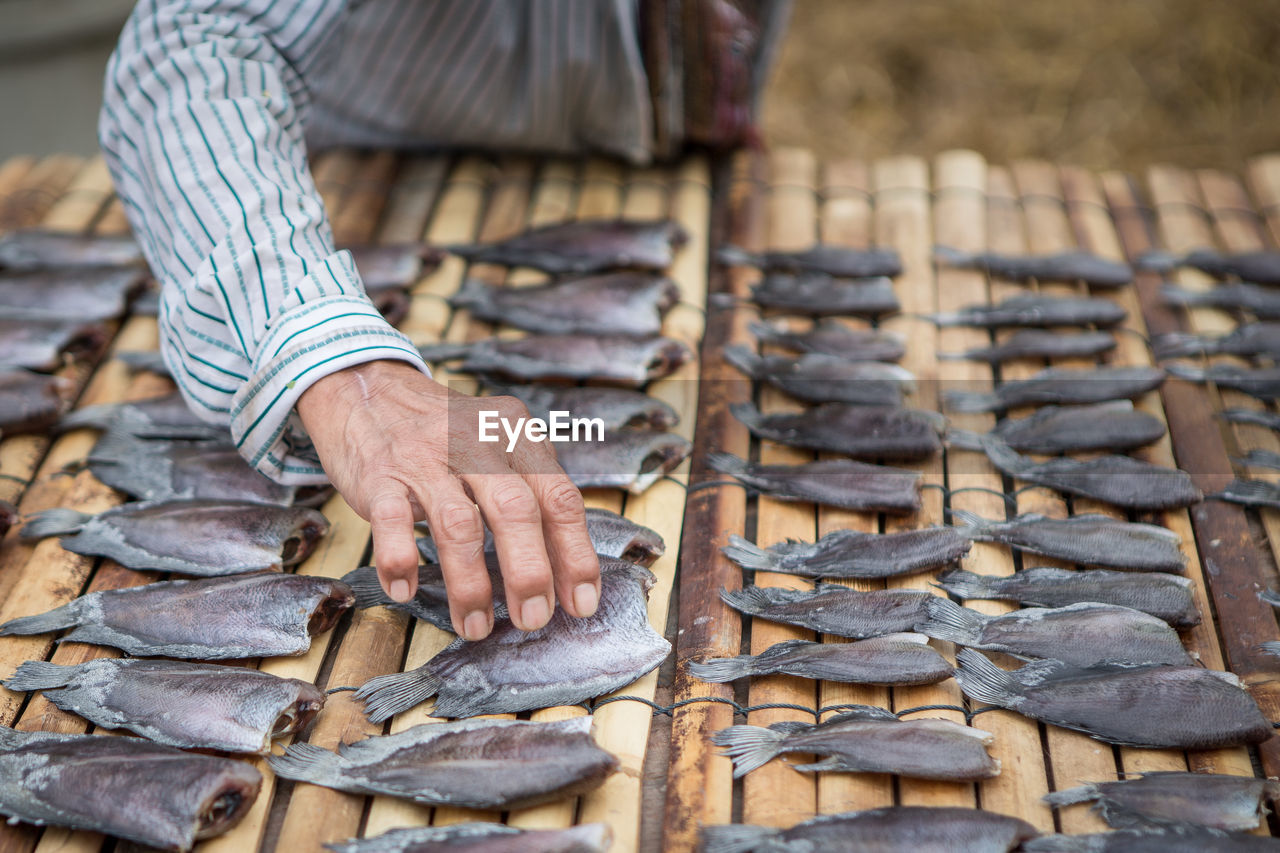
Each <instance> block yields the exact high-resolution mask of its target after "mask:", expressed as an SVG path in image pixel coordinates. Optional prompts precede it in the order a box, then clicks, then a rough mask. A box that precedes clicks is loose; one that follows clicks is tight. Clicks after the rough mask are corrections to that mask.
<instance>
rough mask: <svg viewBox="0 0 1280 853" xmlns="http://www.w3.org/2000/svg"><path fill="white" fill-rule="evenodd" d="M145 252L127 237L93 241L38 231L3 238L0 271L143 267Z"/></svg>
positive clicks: (95, 239)
mask: <svg viewBox="0 0 1280 853" xmlns="http://www.w3.org/2000/svg"><path fill="white" fill-rule="evenodd" d="M144 263H145V261H144V260H143V257H142V250H141V249H140V248H138V244H137V243H135V242H134V240H133V238H132V237H128V236H100V237H90V236H87V235H84V234H76V233H73V232H67V231H45V230H42V229H38V228H30V229H20V230H17V231H10V232H9V233H8V234H5V235H3V236H0V267H5V268H8V269H14V270H43V269H51V268H59V269H72V268H74V269H80V268H84V267H126V266H142V265H143V264H144Z"/></svg>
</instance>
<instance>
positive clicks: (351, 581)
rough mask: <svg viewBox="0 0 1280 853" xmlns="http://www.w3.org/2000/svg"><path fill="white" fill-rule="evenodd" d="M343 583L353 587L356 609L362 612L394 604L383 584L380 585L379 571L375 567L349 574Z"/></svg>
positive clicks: (343, 579) (365, 567)
mask: <svg viewBox="0 0 1280 853" xmlns="http://www.w3.org/2000/svg"><path fill="white" fill-rule="evenodd" d="M342 582H343V583H345V584H346V585H347V586H349V587H351V591H352V592H354V593H355V595H356V607H358V608H360V609H361V610H364V609H365V608H366V607H379V606H386V605H389V604H391V603H392V601H391V600H390V599H389V598H387V594H386V593H385V592H383V591H382V584H380V583H378V570H377V569H375V568H374V567H373V566H361V567H360V568H358V569H355V570H353V571H350V572H347V573H346V574H345V575H343V576H342Z"/></svg>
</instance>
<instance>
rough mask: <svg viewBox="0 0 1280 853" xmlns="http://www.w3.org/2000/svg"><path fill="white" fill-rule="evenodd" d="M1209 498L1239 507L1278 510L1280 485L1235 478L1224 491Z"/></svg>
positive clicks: (1267, 481) (1279, 507) (1266, 481)
mask: <svg viewBox="0 0 1280 853" xmlns="http://www.w3.org/2000/svg"><path fill="white" fill-rule="evenodd" d="M1209 497H1211V498H1217V499H1218V500H1220V501H1227V502H1228V503H1233V504H1240V505H1241V506H1252V507H1271V508H1273V509H1280V485H1277V484H1276V483H1272V482H1271V481H1269V480H1242V479H1240V478H1239V477H1237V478H1236V479H1234V480H1232V481H1231V482H1230V483H1228V484H1227V487H1226V488H1225V489H1223V490H1222V491H1220V492H1218V493H1216V494H1213V495H1210V496H1209Z"/></svg>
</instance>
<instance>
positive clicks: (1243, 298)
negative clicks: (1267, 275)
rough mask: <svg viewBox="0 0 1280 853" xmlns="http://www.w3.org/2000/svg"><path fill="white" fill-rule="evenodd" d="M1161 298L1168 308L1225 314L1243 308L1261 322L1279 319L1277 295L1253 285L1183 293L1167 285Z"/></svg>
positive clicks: (1230, 285)
mask: <svg viewBox="0 0 1280 853" xmlns="http://www.w3.org/2000/svg"><path fill="white" fill-rule="evenodd" d="M1160 295H1161V296H1162V297H1163V298H1164V301H1165V304H1167V305H1181V306H1183V307H1187V308H1193V307H1204V308H1222V309H1224V310H1228V311H1229V310H1231V309H1233V308H1242V309H1244V310H1245V311H1250V312H1252V313H1253V314H1254V315H1256V316H1257V317H1258V319H1260V320H1280V293H1277V292H1276V291H1275V290H1273V289H1271V288H1268V287H1259V286H1258V285H1256V284H1241V283H1238V282H1231V283H1228V284H1220V285H1218V286H1217V287H1211V288H1209V289H1207V290H1184V289H1183V288H1180V287H1174V286H1173V285H1172V284H1166V285H1164V286H1162V287H1161V288H1160Z"/></svg>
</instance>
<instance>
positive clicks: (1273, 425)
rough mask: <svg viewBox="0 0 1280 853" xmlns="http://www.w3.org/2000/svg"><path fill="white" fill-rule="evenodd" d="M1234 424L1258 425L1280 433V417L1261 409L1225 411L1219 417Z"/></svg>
mask: <svg viewBox="0 0 1280 853" xmlns="http://www.w3.org/2000/svg"><path fill="white" fill-rule="evenodd" d="M1219 416H1220V417H1221V418H1222V419H1223V420H1224V421H1229V422H1230V423H1233V424H1257V425H1258V426H1264V427H1266V428H1267V429H1270V430H1275V431H1277V432H1280V415H1278V414H1276V413H1275V412H1268V411H1265V410H1260V409H1224V410H1223V411H1222V412H1221V413H1220V415H1219Z"/></svg>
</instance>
